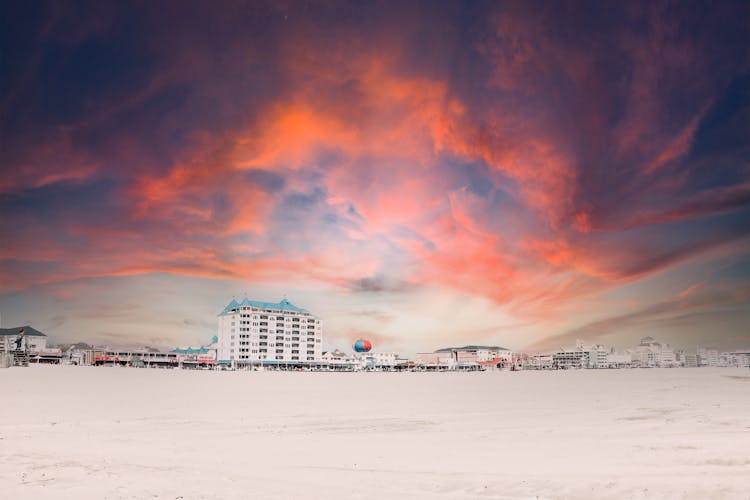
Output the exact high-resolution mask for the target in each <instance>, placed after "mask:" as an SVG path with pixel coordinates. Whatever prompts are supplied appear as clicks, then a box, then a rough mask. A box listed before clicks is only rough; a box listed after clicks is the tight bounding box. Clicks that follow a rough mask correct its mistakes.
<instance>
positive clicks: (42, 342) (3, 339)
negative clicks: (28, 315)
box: [0, 326, 47, 353]
mask: <svg viewBox="0 0 750 500" xmlns="http://www.w3.org/2000/svg"><path fill="white" fill-rule="evenodd" d="M21 328H23V330H24V335H23V337H22V339H21V349H28V350H29V351H30V352H31V353H39V352H42V351H45V350H46V349H47V336H46V335H45V334H43V333H42V332H40V331H38V330H34V329H33V328H31V327H29V326H25V327H18V328H0V351H3V350H4V351H10V350H13V349H15V348H16V340H17V339H18V336H19V335H20V330H21Z"/></svg>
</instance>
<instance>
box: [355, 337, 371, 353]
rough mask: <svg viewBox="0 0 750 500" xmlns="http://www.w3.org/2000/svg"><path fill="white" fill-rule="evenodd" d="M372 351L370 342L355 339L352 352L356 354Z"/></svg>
mask: <svg viewBox="0 0 750 500" xmlns="http://www.w3.org/2000/svg"><path fill="white" fill-rule="evenodd" d="M370 349H372V342H370V341H369V340H365V339H357V341H356V342H355V343H354V350H355V351H357V352H370Z"/></svg>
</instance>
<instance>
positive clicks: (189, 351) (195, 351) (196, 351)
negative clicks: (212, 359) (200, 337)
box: [169, 347, 208, 354]
mask: <svg viewBox="0 0 750 500" xmlns="http://www.w3.org/2000/svg"><path fill="white" fill-rule="evenodd" d="M169 352H174V353H177V354H206V353H208V348H206V347H200V348H198V349H193V348H192V347H188V348H186V349H179V348H178V349H172V350H171V351H169Z"/></svg>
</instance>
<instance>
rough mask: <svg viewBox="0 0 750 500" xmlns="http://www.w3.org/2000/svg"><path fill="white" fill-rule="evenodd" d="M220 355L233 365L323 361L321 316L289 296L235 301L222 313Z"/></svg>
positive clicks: (220, 316)
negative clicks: (286, 297)
mask: <svg viewBox="0 0 750 500" xmlns="http://www.w3.org/2000/svg"><path fill="white" fill-rule="evenodd" d="M217 337H218V339H217V340H218V342H217V357H218V361H219V362H220V363H227V364H231V365H233V366H242V365H247V366H249V365H274V364H299V365H304V364H312V363H320V362H322V356H323V344H322V342H323V330H322V326H321V324H320V319H319V318H317V317H316V316H314V315H313V314H311V313H310V312H309V311H306V310H305V309H301V308H299V307H297V306H295V305H293V304H292V303H291V302H289V301H288V300H286V299H283V300H282V301H281V302H259V301H255V300H248V299H247V298H245V299H244V300H243V301H242V302H237V301H236V300H232V301H231V302H230V303H229V304H227V306H226V307H225V308H224V310H223V311H222V312H221V313H219V328H218V335H217Z"/></svg>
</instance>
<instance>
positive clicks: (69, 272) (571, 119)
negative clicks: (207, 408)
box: [0, 1, 750, 354]
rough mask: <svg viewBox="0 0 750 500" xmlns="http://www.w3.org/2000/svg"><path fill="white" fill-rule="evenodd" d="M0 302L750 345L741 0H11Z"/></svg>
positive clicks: (335, 343)
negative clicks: (246, 309) (255, 304)
mask: <svg viewBox="0 0 750 500" xmlns="http://www.w3.org/2000/svg"><path fill="white" fill-rule="evenodd" d="M2 11H3V12H2V16H0V17H1V18H2V21H0V23H2V26H0V28H2V29H0V40H1V42H0V43H1V44H2V61H1V64H2V66H1V68H0V79H1V82H2V85H1V86H0V127H1V128H0V140H1V141H2V143H1V145H0V146H1V149H0V152H1V156H0V160H1V162H0V164H1V168H2V176H0V235H1V236H0V315H2V326H4V327H10V326H17V325H22V324H30V325H32V326H34V327H35V328H37V329H39V330H42V331H44V332H45V333H47V334H48V335H49V336H50V337H51V338H52V341H53V342H55V341H57V342H70V341H86V342H90V343H99V344H110V345H153V346H159V347H174V346H184V345H198V344H201V343H206V342H208V341H209V339H210V338H211V336H212V335H214V333H215V331H216V328H217V319H216V315H217V314H218V313H219V312H220V311H221V310H222V308H223V307H224V306H225V305H226V304H227V303H228V302H229V301H230V300H231V299H232V298H233V297H236V298H238V299H242V298H244V297H245V296H247V297H249V298H250V299H255V300H263V301H279V300H280V299H282V298H283V297H286V298H287V299H288V300H290V301H291V302H292V303H294V304H295V305H297V306H300V307H303V308H306V309H308V310H310V311H311V312H313V313H314V314H316V315H317V316H319V317H320V318H321V319H322V322H323V328H324V338H325V341H326V346H327V348H333V347H338V348H347V346H350V343H351V342H352V341H353V340H354V339H356V338H358V337H365V338H368V339H371V340H372V341H373V343H374V345H375V350H380V351H397V352H400V353H404V354H411V353H415V352H424V351H432V350H434V349H437V348H440V347H444V346H448V345H464V344H490V345H500V346H504V347H509V348H512V349H517V350H527V351H535V350H545V349H553V348H557V347H561V346H569V345H572V344H573V343H574V342H575V340H576V339H578V338H580V339H583V340H585V341H588V342H592V343H593V342H596V343H602V344H606V345H609V346H614V347H617V348H625V347H628V346H633V345H636V344H637V343H638V340H639V338H640V337H642V336H645V335H651V336H653V337H655V338H657V340H661V341H663V342H668V343H670V344H672V345H674V346H676V347H684V348H694V347H695V346H696V345H701V346H711V347H716V348H720V349H732V348H747V347H750V326H749V325H750V32H749V29H750V28H749V26H750V4H748V3H747V2H730V1H726V2H689V3H688V2H659V1H648V2H620V3H617V2H533V1H523V2H494V1H493V2H481V1H471V2H465V3H462V2H458V1H451V2H439V1H425V2H418V1H408V2H339V1H323V2H303V1H293V2H284V1H272V2H268V3H265V2H260V1H255V2H243V1H231V2H189V1H179V2H171V1H165V2H138V1H136V2H106V1H105V2H99V1H97V2H68V3H66V2H49V3H45V2H35V1H22V2H21V1H11V2H3V6H2Z"/></svg>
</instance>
